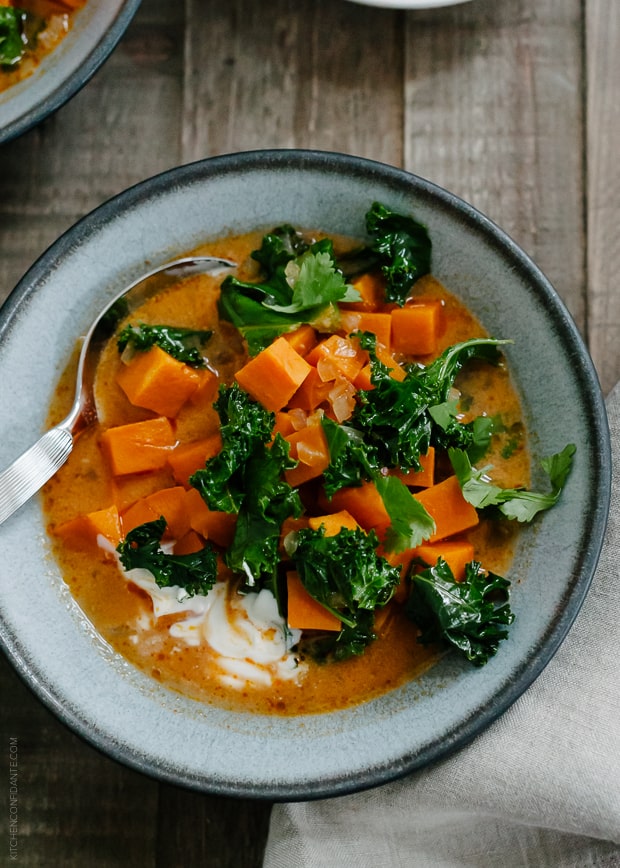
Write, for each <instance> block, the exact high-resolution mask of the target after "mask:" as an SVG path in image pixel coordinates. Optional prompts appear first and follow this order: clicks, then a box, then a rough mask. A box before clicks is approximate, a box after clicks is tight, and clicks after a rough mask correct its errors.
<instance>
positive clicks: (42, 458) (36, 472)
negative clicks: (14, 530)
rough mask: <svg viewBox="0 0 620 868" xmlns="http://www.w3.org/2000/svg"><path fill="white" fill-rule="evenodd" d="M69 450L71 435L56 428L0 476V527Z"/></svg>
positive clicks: (60, 462) (37, 487) (54, 470)
mask: <svg viewBox="0 0 620 868" xmlns="http://www.w3.org/2000/svg"><path fill="white" fill-rule="evenodd" d="M72 448H73V435H72V434H71V431H70V430H68V429H67V428H64V427H62V426H57V427H56V428H52V429H51V430H49V431H47V432H46V433H45V434H44V435H43V437H41V439H40V440H37V442H36V443H35V444H34V445H33V446H31V447H30V449H27V450H26V452H24V453H23V454H22V455H20V456H19V458H16V459H15V461H14V462H13V463H12V464H10V465H9V466H8V467H7V468H6V470H4V471H3V472H2V473H0V524H2V523H3V522H4V521H6V520H7V518H9V516H11V515H13V513H14V512H15V510H17V509H19V507H20V506H22V505H23V504H24V503H26V501H27V500H29V499H30V498H31V497H32V495H33V494H36V492H37V491H38V490H39V489H40V488H42V487H43V486H44V485H45V483H46V482H47V481H48V479H50V478H51V477H52V476H53V475H54V474H55V473H56V471H57V470H58V469H59V468H60V467H62V465H63V464H64V463H65V461H66V460H67V458H68V457H69V454H70V453H71V450H72Z"/></svg>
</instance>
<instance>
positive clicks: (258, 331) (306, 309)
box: [219, 236, 359, 355]
mask: <svg viewBox="0 0 620 868" xmlns="http://www.w3.org/2000/svg"><path fill="white" fill-rule="evenodd" d="M270 237H271V236H266V238H270ZM276 237H278V236H276ZM290 247H291V249H289V245H285V244H283V243H281V244H276V243H275V242H273V241H272V242H270V243H269V244H268V245H265V241H263V247H261V249H260V250H259V251H255V252H254V254H252V255H253V256H254V257H255V258H257V259H258V260H259V261H260V262H261V265H262V266H263V268H264V269H265V271H266V272H267V273H266V276H265V279H264V280H263V281H262V282H260V283H245V282H243V281H240V280H238V279H237V278H236V277H233V276H232V275H228V276H227V277H226V278H225V279H224V280H223V281H222V286H221V295H220V300H219V311H220V316H221V317H222V319H225V320H228V321H229V322H231V323H232V324H233V325H234V326H236V328H238V329H239V331H240V332H241V334H242V335H243V336H244V337H245V339H246V340H247V343H248V349H249V352H250V354H251V355H255V354H256V353H258V352H260V351H261V350H262V349H264V348H265V347H267V346H268V345H269V344H270V343H271V342H272V341H273V340H274V338H276V337H278V335H281V334H283V333H285V332H288V331H292V330H293V329H295V328H297V326H299V325H300V324H301V323H313V324H316V325H317V326H323V327H328V326H329V325H331V324H333V323H334V322H336V321H337V319H338V316H339V314H338V308H337V303H338V302H340V301H357V300H358V299H359V293H358V292H357V291H356V290H354V289H353V287H351V286H349V285H348V284H347V283H346V282H345V280H344V277H343V275H342V272H341V271H340V270H339V269H338V268H337V266H336V263H335V257H334V250H333V243H332V241H331V240H330V239H323V240H321V241H317V242H315V243H314V244H312V245H311V246H310V247H309V248H308V249H307V250H305V251H303V252H302V253H300V254H299V255H293V256H291V255H290V254H291V253H295V251H296V250H297V249H301V248H300V247H299V246H298V247H297V248H296V247H295V246H294V245H293V244H292V242H291V245H290Z"/></svg>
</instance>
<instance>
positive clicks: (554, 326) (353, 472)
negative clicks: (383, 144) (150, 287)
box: [0, 151, 609, 798]
mask: <svg viewBox="0 0 620 868" xmlns="http://www.w3.org/2000/svg"><path fill="white" fill-rule="evenodd" d="M145 226H148V228H149V232H148V233H145V232H144V227H145ZM191 251H195V252H198V253H203V254H204V253H207V254H209V255H215V256H221V257H225V258H226V259H229V260H230V261H231V262H233V263H234V266H231V268H230V269H229V270H227V272H226V273H225V274H224V275H220V276H218V277H217V278H216V277H213V276H199V277H193V278H190V279H188V280H185V281H182V282H180V283H179V284H178V285H177V286H175V287H173V288H172V289H169V290H166V291H165V292H164V293H162V294H160V295H156V296H155V297H153V298H152V299H150V300H149V301H147V302H146V303H145V305H144V307H143V308H142V309H141V310H139V311H134V312H133V313H132V315H131V317H129V318H125V319H123V318H122V317H121V318H120V319H119V322H118V324H117V328H116V329H115V331H114V332H113V334H112V335H111V337H110V341H109V343H108V345H107V347H106V348H105V350H104V352H103V353H102V356H101V359H100V361H99V366H98V370H97V377H96V397H97V409H98V420H97V422H96V424H92V425H90V426H89V427H88V428H87V429H86V430H85V431H84V432H83V433H82V434H81V435H80V437H79V438H78V439H77V442H76V444H75V450H74V453H73V455H72V457H71V458H70V460H69V462H68V464H67V465H66V466H65V467H64V468H63V469H62V470H61V471H60V473H59V474H58V475H57V476H56V477H55V478H54V479H53V480H52V481H51V483H50V484H49V485H48V487H47V488H46V490H45V492H44V494H43V497H42V500H41V502H40V503H36V504H30V505H29V506H28V507H26V508H25V509H23V510H22V511H21V512H19V513H18V514H16V516H14V518H13V519H11V520H10V521H9V522H7V523H6V525H5V526H4V527H3V528H2V534H3V536H4V538H5V540H6V542H7V545H8V546H9V550H10V551H11V553H12V562H13V566H15V564H17V565H18V570H17V572H15V571H14V570H13V571H11V573H10V576H11V578H9V577H8V576H7V583H8V584H9V585H10V584H11V581H13V583H14V582H15V578H14V577H15V576H16V575H17V574H19V575H21V576H23V575H28V576H29V579H28V581H29V583H32V586H33V587H32V590H33V592H34V597H33V598H32V599H30V600H26V601H24V599H23V598H22V599H20V598H19V597H18V595H16V594H11V595H8V596H7V598H6V603H5V604H4V611H3V639H4V643H5V647H6V648H7V650H8V652H9V654H10V655H11V656H12V658H13V659H14V661H15V662H16V665H17V666H18V667H19V668H21V670H22V671H23V672H24V673H25V674H26V676H27V678H28V679H29V681H30V683H31V684H32V685H33V687H34V689H35V690H37V691H38V692H39V693H40V694H41V695H44V696H45V698H46V700H47V701H48V703H49V704H50V705H51V706H52V707H53V708H55V710H56V711H57V712H58V713H60V714H61V715H62V717H63V719H65V720H67V721H68V722H69V723H70V725H72V726H73V727H75V728H76V729H77V730H78V731H80V732H82V733H83V734H85V735H86V736H87V737H88V738H89V739H91V740H92V741H93V742H94V743H96V744H98V745H99V746H101V747H103V748H104V749H106V750H108V751H110V752H111V753H112V755H114V756H117V757H118V758H120V759H122V760H124V761H126V762H128V763H130V764H132V765H134V766H136V767H138V768H141V769H143V770H145V771H148V772H150V773H153V774H156V775H158V776H161V777H164V778H166V779H171V780H175V781H177V782H180V783H186V784H189V785H191V786H197V787H200V788H202V789H205V790H208V791H213V792H222V793H227V794H246V795H260V796H269V797H276V798H308V797H312V796H317V795H328V794H336V793H342V792H347V791H351V790H353V789H359V788H361V787H363V786H368V785H371V784H376V783H379V782H381V781H383V780H388V779H390V778H392V777H395V776H397V775H400V774H403V773H405V772H406V771H409V770H411V769H413V768H416V767H418V766H420V765H422V764H423V763H425V762H428V761H429V760H430V759H433V758H437V757H438V756H441V755H442V754H443V753H445V752H446V751H448V750H451V749H454V748H455V747H456V746H458V745H459V744H462V743H464V742H465V741H466V740H467V739H468V738H470V737H471V736H472V735H473V734H475V733H476V732H477V731H479V730H480V728H481V727H483V726H485V725H487V724H488V723H489V722H490V721H491V720H493V719H494V718H495V717H496V716H497V715H498V714H500V713H501V711H503V710H504V709H505V708H506V707H507V706H508V705H509V704H510V702H512V701H513V700H514V699H515V698H516V697H517V696H518V695H519V694H520V693H521V692H522V691H523V690H524V689H525V688H526V687H527V686H528V684H529V683H531V681H532V680H533V678H535V677H536V675H537V674H538V672H539V671H540V670H541V668H542V667H543V666H544V665H545V663H546V662H547V661H548V659H550V657H551V656H552V654H553V652H554V651H555V649H556V648H557V646H558V644H559V642H560V641H561V639H562V637H563V635H564V634H565V632H566V630H567V629H568V626H569V625H570V623H571V622H572V619H573V618H574V616H575V614H576V612H577V610H578V608H579V605H580V603H581V601H582V599H583V596H584V594H585V592H586V590H587V586H588V583H589V581H590V578H591V574H592V571H593V569H594V565H595V563H596V558H597V556H598V550H599V547H600V544H601V540H602V532H603V528H604V524H605V515H606V503H607V501H606V497H608V483H609V452H608V449H609V444H608V438H607V430H606V425H605V417H604V410H603V405H602V401H601V397H600V394H599V391H598V387H597V384H596V378H595V375H594V373H593V370H592V367H591V363H590V362H589V359H588V356H587V353H586V351H585V349H584V348H583V345H582V344H581V341H580V338H579V336H578V333H577V331H576V329H575V327H574V325H573V324H572V322H571V320H570V317H569V316H568V315H567V313H566V311H565V310H564V308H563V306H562V304H561V302H560V301H559V299H558V298H557V296H556V294H555V293H554V292H553V290H552V288H551V287H550V286H549V284H548V283H547V281H546V280H545V278H544V277H543V276H542V275H541V274H540V272H539V271H538V270H537V269H536V267H535V266H534V265H533V264H532V263H531V262H530V261H529V260H528V259H527V257H526V256H525V254H523V253H522V252H521V251H519V250H518V248H516V247H515V245H514V244H513V243H512V242H511V241H510V240H509V239H508V238H506V236H505V235H503V233H501V231H500V230H498V229H497V228H496V227H495V226H494V225H493V224H491V223H490V222H489V221H487V220H486V218H484V217H483V216H482V215H480V214H478V213H477V212H475V211H474V210H473V209H471V208H470V207H469V206H467V205H466V204H465V203H462V202H461V201H459V200H458V199H456V198H455V197H453V196H451V195H450V194H448V193H446V192H445V191H442V190H440V189H439V188H437V187H435V186H433V185H432V184H429V183H428V182H426V181H423V180H422V179H419V178H417V177H415V176H412V175H409V174H407V173H404V172H401V171H399V170H396V169H393V168H390V167H386V166H382V165H379V164H376V163H372V162H369V161H364V160H360V159H357V158H352V157H346V156H344V155H337V154H323V153H314V152H296V151H278V152H254V153H248V154H240V155H230V156H227V157H221V158H216V159H213V160H207V161H204V162H202V163H198V164H193V165H191V166H187V167H182V168H180V169H177V170H174V171H173V172H170V173H166V174H165V175H162V176H158V177H157V178H154V179H151V180H150V181H147V182H145V183H144V184H142V185H139V186H138V187H136V188H134V189H132V190H130V191H128V192H127V193H125V194H123V195H121V196H120V197H117V198H116V199H114V200H112V201H111V202H109V203H107V204H105V205H103V206H102V207H101V208H100V209H98V210H97V211H96V212H94V213H93V214H92V215H90V216H89V217H87V218H85V220H84V221H82V222H81V223H80V224H77V226H76V227H74V229H73V230H71V231H70V233H69V234H68V235H67V236H66V237H64V238H62V239H60V241H59V242H57V244H56V245H55V246H54V247H53V248H51V249H50V251H48V253H46V254H45V255H44V257H43V258H42V259H41V260H40V262H39V263H37V264H36V265H35V266H34V267H33V269H32V270H31V272H30V273H29V274H28V275H27V276H26V277H25V278H24V281H22V283H21V284H20V286H19V287H18V288H17V289H16V290H15V292H14V293H13V295H12V296H11V299H10V300H9V302H8V303H7V310H6V311H5V322H6V323H7V324H11V325H12V328H10V329H7V330H6V333H5V338H4V340H3V342H2V344H0V348H1V351H2V353H3V364H4V365H5V370H6V371H7V373H8V374H9V375H10V374H11V371H15V370H16V368H15V365H16V364H17V363H18V360H19V359H21V360H22V364H23V358H24V352H25V351H27V350H28V348H33V349H34V348H35V347H36V352H34V351H33V349H31V350H30V351H29V353H28V357H29V359H30V357H31V356H32V358H31V359H30V361H29V374H30V375H31V376H32V375H33V374H34V381H36V382H37V383H38V384H39V385H38V386H37V390H38V395H39V396H40V406H39V407H38V408H37V410H36V413H35V414H34V417H33V406H32V402H31V401H25V400H24V401H22V402H21V403H23V404H24V405H27V408H26V406H24V407H23V408H22V407H18V409H19V410H20V412H19V414H18V417H17V418H18V419H19V420H20V423H19V429H20V431H21V434H20V435H19V437H20V438H22V439H23V437H24V436H25V433H24V432H25V431H28V430H31V431H33V432H34V431H36V430H37V429H40V428H41V426H42V425H43V424H44V422H46V423H48V424H49V423H50V422H53V421H54V420H57V419H59V418H61V417H62V415H63V414H64V410H65V409H66V404H67V402H68V401H69V402H70V400H71V398H72V362H71V359H72V352H73V351H74V348H75V342H76V339H77V338H78V336H79V334H80V333H83V332H84V331H85V329H86V328H87V326H88V324H89V320H90V319H92V318H93V317H94V315H96V313H97V311H98V309H100V308H101V307H103V306H104V305H105V303H106V301H107V300H108V299H110V298H112V297H114V295H115V294H116V293H118V291H119V290H120V289H121V288H122V286H123V285H126V284H128V283H130V282H131V280H132V279H134V278H135V277H136V276H137V275H138V274H139V273H140V271H141V270H142V271H148V270H150V268H152V267H153V265H157V264H160V263H162V262H164V261H166V260H168V259H171V258H174V257H177V256H179V255H182V254H187V253H188V252H191ZM52 265H53V266H54V267H53V268H52ZM58 281H61V283H62V286H63V287H64V288H65V289H64V295H63V296H62V298H63V304H62V305H59V304H58V298H59V297H60V296H59V295H58V292H59V290H58V286H59V283H58ZM35 288H36V291H35ZM24 311H26V314H24ZM15 323H17V324H18V327H17V328H16V327H15ZM43 325H44V329H43V332H42V326H43ZM42 335H43V336H42ZM575 358H578V359H579V364H578V365H575V363H574V359H575ZM541 364H542V365H544V366H545V370H546V371H547V375H546V378H545V380H544V381H541V378H540V376H539V373H540V369H541ZM30 366H33V368H34V371H31V369H30ZM18 403H19V402H18ZM50 404H51V411H49V408H50ZM46 408H48V409H47V410H46ZM576 408H579V411H577V412H576ZM46 417H47V418H46ZM16 436H17V435H16V434H15V433H13V436H12V437H9V442H8V443H7V444H6V445H5V447H4V449H5V451H6V454H7V458H8V455H9V454H10V449H11V446H12V445H13V446H15V444H16V442H17V441H16ZM20 442H21V441H20ZM567 528H570V531H568V532H567ZM24 538H27V539H29V540H32V542H29V544H28V545H26V546H24V545H23V543H22V542H21V541H22V540H23V539H24ZM34 601H36V605H34ZM37 609H39V610H40V611H45V613H46V617H45V619H44V620H43V626H41V619H40V617H39V616H38V615H37ZM50 651H53V653H50Z"/></svg>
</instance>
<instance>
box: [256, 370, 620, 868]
mask: <svg viewBox="0 0 620 868" xmlns="http://www.w3.org/2000/svg"><path fill="white" fill-rule="evenodd" d="M607 409H608V413H609V422H610V427H611V436H612V444H613V481H612V503H611V517H610V521H609V525H608V528H607V534H606V538H605V544H604V547H603V551H602V554H601V559H600V562H599V565H598V569H597V573H596V576H595V578H594V581H593V584H592V587H591V590H590V591H589V593H588V596H587V598H586V601H585V603H584V605H583V607H582V609H581V611H580V613H579V615H578V617H577V619H576V621H575V623H574V625H573V627H572V628H571V630H570V632H569V634H568V636H567V637H566V639H565V641H564V643H563V644H562V646H561V647H560V649H559V651H558V653H557V654H556V656H555V657H554V658H553V660H552V661H551V663H550V664H549V665H548V666H547V668H546V669H545V670H544V672H543V673H542V674H541V675H540V676H539V678H538V679H537V680H536V681H535V682H534V684H533V685H532V686H531V687H530V688H529V689H528V690H527V691H526V692H525V693H524V694H523V696H521V697H520V698H519V699H518V700H517V701H516V702H515V703H514V705H513V706H512V707H511V708H510V709H509V710H508V711H507V712H506V713H505V714H504V715H503V716H502V717H500V718H499V719H498V720H497V721H496V722H495V723H494V724H492V725H491V726H490V727H489V728H488V729H487V730H485V732H483V733H482V734H481V735H480V736H478V737H477V738H476V739H475V740H474V741H473V742H472V743H471V744H469V745H468V746H466V747H465V748H462V749H461V750H460V751H459V752H457V753H456V754H454V755H452V756H451V757H448V758H447V759H445V760H443V761H441V762H438V763H436V764H434V765H433V766H432V767H429V768H426V769H424V770H422V771H420V772H417V773H415V774H412V775H411V776H409V777H407V778H404V779H403V780H400V781H397V782H395V783H391V784H386V785H383V786H382V787H379V788H377V789H374V790H369V791H366V792H362V793H356V794H354V795H351V796H344V797H341V798H337V799H328V800H321V801H316V802H300V803H295V804H282V805H276V806H275V807H274V810H273V814H272V819H271V827H270V832H269V839H268V842H267V849H266V853H265V860H264V868H349V866H351V868H353V866H355V868H523V866H536V868H540V866H553V868H590V866H597V868H603V866H605V868H608V866H609V868H611V866H620V665H619V659H620V384H618V385H617V386H616V388H615V389H614V391H613V392H612V394H611V395H610V396H609V398H608V399H607Z"/></svg>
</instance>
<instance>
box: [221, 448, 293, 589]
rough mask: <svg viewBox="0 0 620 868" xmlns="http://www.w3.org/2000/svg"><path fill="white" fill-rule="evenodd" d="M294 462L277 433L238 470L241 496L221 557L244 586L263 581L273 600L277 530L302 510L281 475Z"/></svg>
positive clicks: (277, 557) (276, 559)
mask: <svg viewBox="0 0 620 868" xmlns="http://www.w3.org/2000/svg"><path fill="white" fill-rule="evenodd" d="M296 463H297V462H296V461H294V460H292V459H291V458H290V457H289V446H288V443H287V442H286V441H285V440H284V438H283V437H281V436H280V435H279V434H278V435H276V437H275V438H274V441H273V443H272V444H271V446H270V447H269V448H268V447H266V446H264V445H262V446H260V447H258V448H257V449H256V450H255V451H254V452H253V454H252V455H251V456H250V458H249V459H248V461H247V462H246V464H245V466H244V468H243V471H242V480H243V482H242V485H243V488H244V490H245V497H244V499H243V502H242V503H241V506H240V509H239V515H238V518H237V525H236V528H235V535H234V539H233V542H232V545H231V546H230V548H229V549H228V550H227V551H226V554H225V556H224V558H225V561H226V564H227V566H229V567H230V568H231V569H232V570H234V571H235V572H237V573H240V574H241V575H242V576H244V578H245V583H246V586H247V587H248V588H256V587H259V586H260V585H261V584H264V583H265V581H267V582H268V584H269V587H270V589H271V591H272V592H273V593H274V596H275V597H276V599H278V598H279V593H278V588H277V567H278V563H279V560H280V555H279V551H278V546H279V542H280V529H281V527H282V523H283V522H284V520H285V519H286V518H289V517H290V516H293V517H295V518H297V517H299V516H300V515H301V513H302V509H303V508H302V504H301V500H300V498H299V493H298V491H297V490H296V489H294V488H292V487H291V486H290V485H289V484H288V482H286V481H285V480H284V479H283V478H282V474H283V473H284V471H285V470H287V469H289V468H291V467H293V466H295V464H296Z"/></svg>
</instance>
